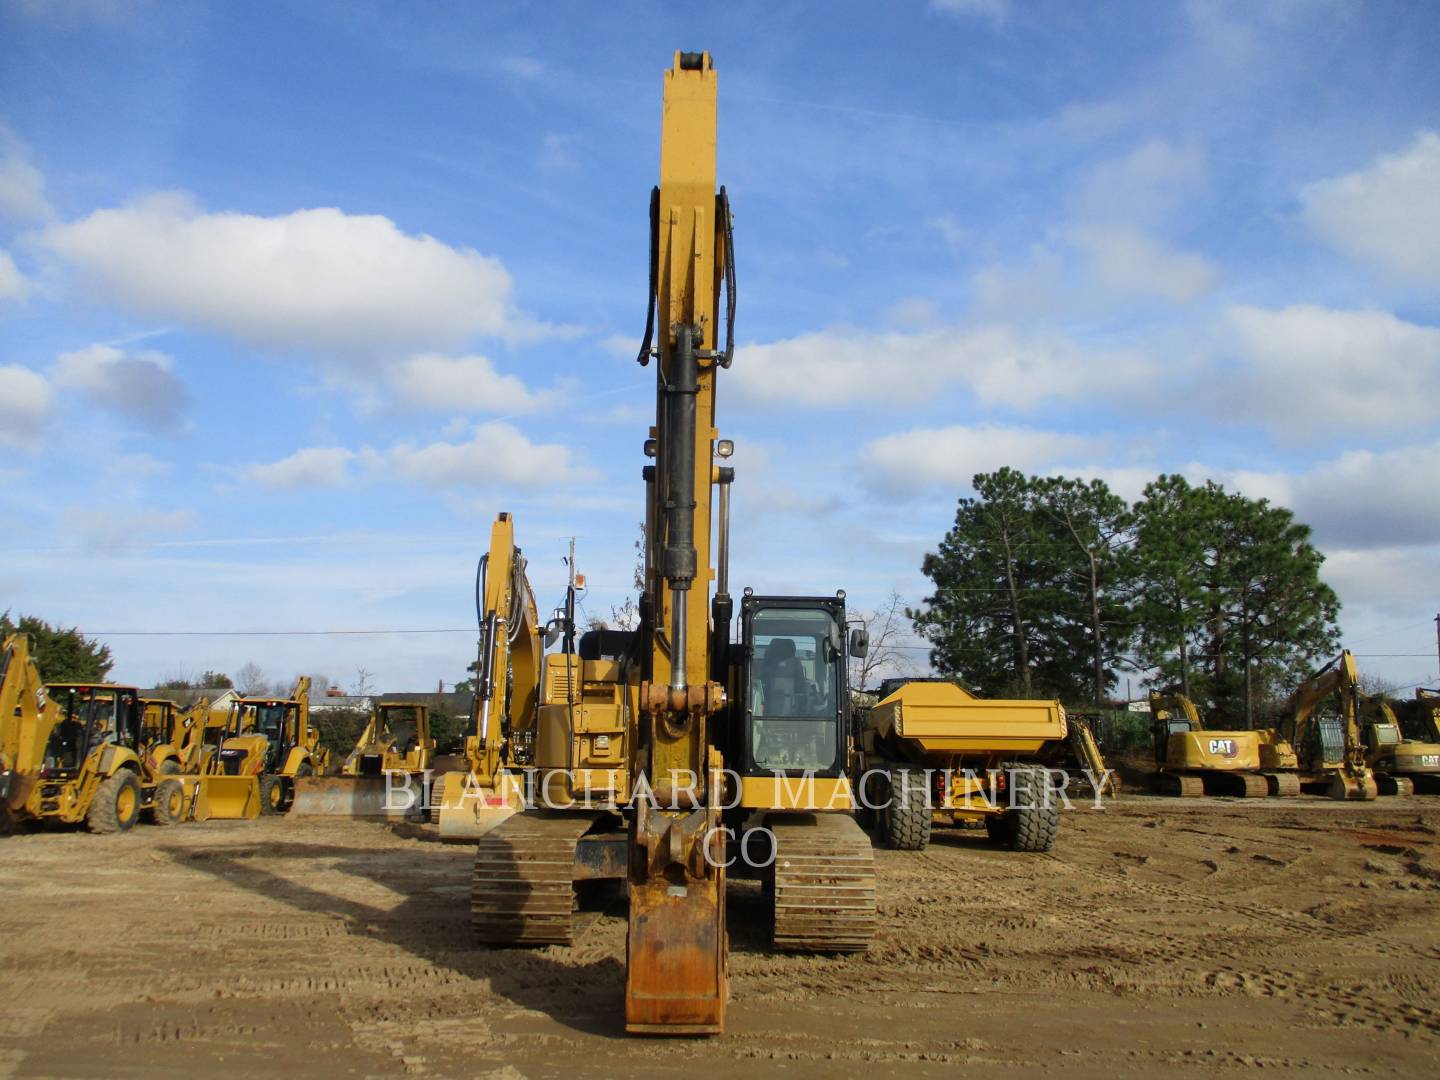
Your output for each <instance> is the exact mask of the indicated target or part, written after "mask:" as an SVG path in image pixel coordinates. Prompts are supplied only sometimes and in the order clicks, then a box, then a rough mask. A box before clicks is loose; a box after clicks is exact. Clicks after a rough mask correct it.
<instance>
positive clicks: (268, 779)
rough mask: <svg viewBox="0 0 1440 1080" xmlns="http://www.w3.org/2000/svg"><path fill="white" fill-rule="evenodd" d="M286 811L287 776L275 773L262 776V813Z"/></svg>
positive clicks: (281, 812)
mask: <svg viewBox="0 0 1440 1080" xmlns="http://www.w3.org/2000/svg"><path fill="white" fill-rule="evenodd" d="M284 812H285V778H284V777H283V776H277V775H276V774H275V773H265V774H264V775H262V776H261V777H260V813H262V814H283V813H284Z"/></svg>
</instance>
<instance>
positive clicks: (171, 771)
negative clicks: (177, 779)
mask: <svg viewBox="0 0 1440 1080" xmlns="http://www.w3.org/2000/svg"><path fill="white" fill-rule="evenodd" d="M159 772H160V775H161V776H178V775H179V773H180V763H179V762H178V761H176V760H175V759H174V758H170V759H169V760H168V761H162V762H161V763H160V769H159Z"/></svg>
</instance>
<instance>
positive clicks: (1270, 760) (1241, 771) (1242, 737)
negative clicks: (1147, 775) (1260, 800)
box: [1150, 690, 1300, 798]
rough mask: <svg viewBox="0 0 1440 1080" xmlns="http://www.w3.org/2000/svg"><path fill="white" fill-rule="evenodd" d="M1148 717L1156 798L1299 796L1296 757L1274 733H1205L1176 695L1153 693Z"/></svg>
mask: <svg viewBox="0 0 1440 1080" xmlns="http://www.w3.org/2000/svg"><path fill="white" fill-rule="evenodd" d="M1150 716H1151V730H1152V733H1153V736H1154V740H1155V764H1156V766H1157V771H1156V773H1155V780H1154V782H1155V790H1156V792H1157V793H1158V794H1161V795H1185V796H1198V795H1229V796H1233V797H1236V798H1257V797H1261V796H1265V795H1278V796H1295V795H1299V794H1300V775H1299V772H1298V771H1297V770H1298V768H1299V762H1298V760H1297V758H1296V755H1295V751H1294V749H1293V748H1292V747H1291V745H1290V744H1289V743H1288V742H1286V741H1285V740H1284V739H1281V738H1279V737H1277V736H1276V734H1275V732H1273V731H1268V730H1266V731H1245V730H1228V729H1227V730H1218V729H1211V728H1207V727H1206V726H1205V721H1204V720H1203V719H1202V718H1201V716H1200V710H1199V709H1198V708H1196V707H1195V702H1193V701H1192V700H1190V698H1188V697H1186V696H1185V695H1184V694H1182V693H1180V692H1179V691H1170V692H1168V693H1161V692H1159V691H1156V690H1151V691H1150Z"/></svg>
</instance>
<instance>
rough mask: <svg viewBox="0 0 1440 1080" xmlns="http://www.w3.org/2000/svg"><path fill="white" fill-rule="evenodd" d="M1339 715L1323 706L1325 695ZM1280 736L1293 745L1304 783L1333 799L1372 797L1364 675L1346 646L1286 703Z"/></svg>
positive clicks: (1376, 788) (1376, 787) (1307, 788)
mask: <svg viewBox="0 0 1440 1080" xmlns="http://www.w3.org/2000/svg"><path fill="white" fill-rule="evenodd" d="M1332 695H1333V696H1334V697H1335V698H1336V699H1337V700H1338V702H1339V706H1340V707H1339V711H1338V714H1335V713H1329V712H1324V713H1322V712H1321V711H1320V706H1321V705H1323V704H1324V703H1325V701H1326V699H1327V698H1330V697H1331V696H1332ZM1280 735H1281V736H1282V737H1283V738H1284V739H1285V741H1286V742H1287V743H1289V744H1290V745H1291V746H1293V747H1294V748H1295V753H1296V755H1297V757H1298V759H1299V768H1300V786H1301V789H1302V790H1304V791H1311V792H1315V793H1318V794H1325V795H1329V796H1330V797H1331V798H1332V799H1357V800H1368V799H1373V798H1375V797H1376V796H1377V795H1378V794H1379V785H1378V784H1377V783H1376V781H1375V774H1374V772H1373V771H1372V770H1371V768H1370V766H1369V764H1368V763H1367V762H1366V760H1365V744H1364V742H1363V740H1362V738H1361V735H1360V677H1359V672H1358V671H1357V670H1356V667H1355V658H1354V656H1352V655H1351V653H1350V650H1348V649H1346V650H1345V651H1344V652H1342V653H1341V654H1340V655H1339V656H1337V657H1336V658H1335V659H1334V660H1331V661H1330V662H1329V663H1327V664H1326V665H1325V666H1324V667H1322V668H1320V669H1319V670H1318V671H1316V672H1315V674H1313V675H1312V676H1310V678H1308V679H1306V680H1305V681H1304V682H1303V683H1301V684H1300V685H1299V686H1298V687H1296V689H1295V692H1294V693H1293V694H1291V695H1290V698H1289V700H1288V701H1287V702H1286V703H1285V715H1284V717H1283V719H1282V721H1281V726H1280Z"/></svg>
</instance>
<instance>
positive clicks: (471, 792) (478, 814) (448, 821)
mask: <svg viewBox="0 0 1440 1080" xmlns="http://www.w3.org/2000/svg"><path fill="white" fill-rule="evenodd" d="M431 799H432V802H431V805H432V807H433V808H434V812H436V813H438V816H439V821H440V836H441V838H442V839H445V840H478V839H479V838H480V837H482V836H484V835H485V834H486V833H488V832H489V831H490V830H491V829H493V828H495V827H496V826H497V825H499V824H500V823H501V822H502V821H505V820H506V819H507V818H509V817H510V816H511V815H512V814H515V813H516V812H518V811H520V810H523V809H524V808H525V788H524V781H523V778H522V777H521V776H520V775H519V774H517V773H510V772H502V773H499V774H498V775H497V776H496V778H495V782H494V784H493V785H489V786H486V785H482V784H480V783H479V781H477V780H476V778H475V777H474V775H473V774H472V773H470V772H450V773H445V774H444V775H443V776H440V777H437V778H436V781H435V785H434V787H433V788H432V795H431Z"/></svg>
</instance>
